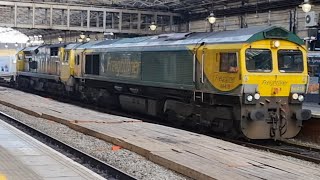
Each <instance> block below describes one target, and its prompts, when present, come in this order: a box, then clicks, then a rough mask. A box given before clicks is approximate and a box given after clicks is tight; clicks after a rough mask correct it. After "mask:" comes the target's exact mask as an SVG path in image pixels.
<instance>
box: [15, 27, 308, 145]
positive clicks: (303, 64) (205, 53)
mask: <svg viewBox="0 0 320 180" xmlns="http://www.w3.org/2000/svg"><path fill="white" fill-rule="evenodd" d="M52 47H55V48H57V45H56V46H54V45H51V46H45V47H43V48H47V55H46V56H45V57H46V59H45V60H44V61H45V62H47V63H48V62H50V61H54V62H55V63H56V65H57V66H59V67H60V68H58V69H59V70H57V71H52V70H51V67H50V66H51V65H52V66H53V65H54V63H51V64H49V63H48V64H47V65H41V67H42V66H43V68H42V69H44V70H46V68H47V70H48V71H43V70H40V69H39V68H40V67H39V65H40V64H41V62H40V61H41V60H40V59H41V58H38V57H37V56H40V54H39V52H38V53H35V52H28V53H29V54H33V56H34V58H31V59H30V58H27V53H26V50H22V51H21V52H20V53H19V60H18V74H17V83H18V85H19V86H21V87H27V88H33V89H37V90H43V91H49V89H50V91H51V92H52V91H53V92H55V93H56V94H63V95H69V96H73V97H78V98H79V99H81V100H83V101H87V102H91V103H98V104H100V105H102V106H108V107H120V108H122V109H125V110H129V111H135V112H139V113H145V114H148V115H152V116H160V117H166V118H167V119H169V120H172V121H181V122H184V123H186V124H189V125H192V126H201V127H206V128H208V129H212V130H213V131H215V132H223V133H226V134H230V135H233V136H237V137H241V136H242V137H247V138H249V139H282V138H291V137H294V136H296V135H297V133H298V132H299V131H300V129H301V126H302V121H304V120H308V119H309V118H310V117H311V112H310V111H309V110H304V109H302V103H303V101H304V95H305V92H306V87H307V83H308V74H307V60H306V49H305V47H304V45H303V41H302V40H301V39H300V38H299V37H298V36H296V35H294V34H292V33H291V32H288V31H286V30H284V29H282V28H279V27H252V28H246V29H239V30H235V31H223V32H212V33H174V34H164V35H156V36H147V37H138V38H126V39H119V40H106V41H102V42H92V43H87V44H68V45H63V44H60V45H59V47H58V48H57V50H56V51H55V52H58V54H57V55H58V56H57V57H60V59H59V60H56V59H55V60H53V59H54V58H53V57H52V56H51V57H50V56H48V55H49V54H50V55H52V54H54V53H51V49H50V48H52ZM28 57H29V56H28ZM52 58H53V59H52ZM49 67H50V68H49ZM33 68H34V69H33ZM55 68H57V67H56V66H55ZM53 69H54V68H53ZM49 70H50V72H49ZM51 77H52V78H51ZM53 77H55V78H53Z"/></svg>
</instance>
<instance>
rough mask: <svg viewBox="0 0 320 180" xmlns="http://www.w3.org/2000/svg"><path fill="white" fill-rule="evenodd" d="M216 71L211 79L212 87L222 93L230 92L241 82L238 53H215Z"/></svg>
mask: <svg viewBox="0 0 320 180" xmlns="http://www.w3.org/2000/svg"><path fill="white" fill-rule="evenodd" d="M216 56H217V57H216V65H217V67H216V68H217V69H216V71H215V72H214V77H213V79H212V81H213V86H214V87H215V88H216V89H217V90H218V91H222V92H230V91H232V90H234V89H235V88H237V87H238V86H239V84H240V82H241V75H240V68H239V64H240V63H239V62H240V61H239V52H238V51H232V50H230V51H219V52H217V53H216Z"/></svg>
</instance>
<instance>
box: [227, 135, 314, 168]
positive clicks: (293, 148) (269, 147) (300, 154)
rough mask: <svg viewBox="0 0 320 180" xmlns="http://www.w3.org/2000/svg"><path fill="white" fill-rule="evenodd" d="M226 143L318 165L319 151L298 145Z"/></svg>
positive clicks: (283, 142) (268, 142)
mask: <svg viewBox="0 0 320 180" xmlns="http://www.w3.org/2000/svg"><path fill="white" fill-rule="evenodd" d="M228 141H229V142H232V143H235V144H238V145H242V146H245V147H250V148H255V149H260V150H265V151H268V152H273V153H276V154H280V155H285V156H290V157H294V158H297V159H301V160H305V161H309V162H313V163H317V164H320V149H316V148H311V147H306V146H302V145H298V144H292V143H289V142H285V141H279V142H274V141H273V142H271V141H264V142H257V143H250V142H244V141H238V140H228Z"/></svg>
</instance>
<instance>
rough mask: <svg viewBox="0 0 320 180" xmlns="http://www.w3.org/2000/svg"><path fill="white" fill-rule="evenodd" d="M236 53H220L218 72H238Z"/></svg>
mask: <svg viewBox="0 0 320 180" xmlns="http://www.w3.org/2000/svg"><path fill="white" fill-rule="evenodd" d="M238 69H239V68H238V59H237V53H220V72H233V73H235V72H238Z"/></svg>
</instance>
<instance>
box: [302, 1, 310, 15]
mask: <svg viewBox="0 0 320 180" xmlns="http://www.w3.org/2000/svg"><path fill="white" fill-rule="evenodd" d="M299 7H301V8H302V11H303V12H305V13H307V12H310V11H311V7H312V5H311V4H310V2H309V0H304V2H303V3H302V4H301V5H300V6H299Z"/></svg>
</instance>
